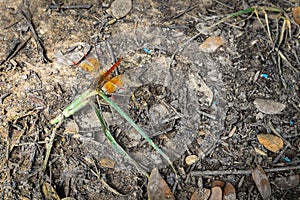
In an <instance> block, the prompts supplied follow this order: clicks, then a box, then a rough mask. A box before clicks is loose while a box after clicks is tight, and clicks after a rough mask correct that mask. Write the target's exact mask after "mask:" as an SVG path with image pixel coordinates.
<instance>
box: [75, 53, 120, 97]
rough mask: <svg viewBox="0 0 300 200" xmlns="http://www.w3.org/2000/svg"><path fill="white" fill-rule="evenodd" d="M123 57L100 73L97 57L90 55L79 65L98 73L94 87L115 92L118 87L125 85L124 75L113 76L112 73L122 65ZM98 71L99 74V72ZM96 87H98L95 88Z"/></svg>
mask: <svg viewBox="0 0 300 200" xmlns="http://www.w3.org/2000/svg"><path fill="white" fill-rule="evenodd" d="M122 60H123V58H119V59H118V60H117V62H116V63H115V64H113V65H112V66H111V67H110V68H109V69H108V70H107V71H106V72H104V73H101V72H100V73H99V72H98V71H99V68H100V63H99V61H98V59H97V58H95V57H88V58H86V59H85V60H84V61H82V62H81V63H80V64H79V66H80V67H81V68H82V69H83V70H85V71H88V72H90V73H93V74H96V75H97V76H96V79H95V80H94V82H93V83H92V85H91V87H93V88H94V89H100V88H101V89H102V90H103V91H104V92H108V93H110V94H111V93H114V92H115V91H116V90H117V89H119V88H120V87H121V86H123V84H124V82H123V79H122V78H123V77H122V75H118V76H115V77H113V78H111V76H110V75H111V73H112V72H113V71H114V70H115V69H116V68H117V67H118V66H119V65H120V63H121V61H122ZM97 73H98V74H97ZM95 87H96V88H95Z"/></svg>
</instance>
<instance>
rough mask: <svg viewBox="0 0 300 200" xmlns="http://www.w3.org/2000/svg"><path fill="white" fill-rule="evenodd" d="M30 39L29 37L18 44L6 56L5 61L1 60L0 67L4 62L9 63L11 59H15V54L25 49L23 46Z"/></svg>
mask: <svg viewBox="0 0 300 200" xmlns="http://www.w3.org/2000/svg"><path fill="white" fill-rule="evenodd" d="M30 38H31V36H29V37H27V38H26V39H25V40H24V41H23V42H22V43H21V44H18V46H17V47H16V48H14V50H13V51H12V52H10V53H9V54H8V56H7V57H6V58H5V60H3V61H2V62H1V63H0V65H2V64H3V63H4V62H6V61H9V60H10V59H12V58H13V57H15V56H16V55H17V53H18V52H19V51H20V50H21V49H23V48H24V47H25V45H26V44H27V42H28V41H29V40H30Z"/></svg>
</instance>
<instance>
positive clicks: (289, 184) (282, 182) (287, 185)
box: [274, 175, 300, 190]
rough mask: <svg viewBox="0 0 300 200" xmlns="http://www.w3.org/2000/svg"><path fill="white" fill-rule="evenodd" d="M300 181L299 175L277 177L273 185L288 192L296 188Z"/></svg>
mask: <svg viewBox="0 0 300 200" xmlns="http://www.w3.org/2000/svg"><path fill="white" fill-rule="evenodd" d="M299 181H300V176H299V175H292V176H288V177H279V178H276V179H275V180H274V183H275V185H276V186H277V187H278V188H279V189H280V190H289V189H292V188H295V187H297V186H298V184H299Z"/></svg>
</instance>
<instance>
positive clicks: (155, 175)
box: [147, 168, 175, 200]
mask: <svg viewBox="0 0 300 200" xmlns="http://www.w3.org/2000/svg"><path fill="white" fill-rule="evenodd" d="M147 192H148V199H149V200H175V197H174V195H173V193H172V192H171V190H170V188H169V186H168V184H167V183H166V181H165V180H164V179H163V178H162V177H161V175H160V174H159V172H158V169H157V168H154V169H153V170H152V172H151V174H150V178H149V182H148V186H147Z"/></svg>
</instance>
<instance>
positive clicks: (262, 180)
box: [252, 166, 271, 199]
mask: <svg viewBox="0 0 300 200" xmlns="http://www.w3.org/2000/svg"><path fill="white" fill-rule="evenodd" d="M252 178H253V180H254V182H255V184H256V187H257V189H258V191H259V193H260V195H261V197H262V198H263V199H270V197H271V185H270V182H269V179H268V177H267V175H266V173H265V171H264V170H263V168H262V167H260V166H257V167H256V168H255V169H254V171H253V172H252Z"/></svg>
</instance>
